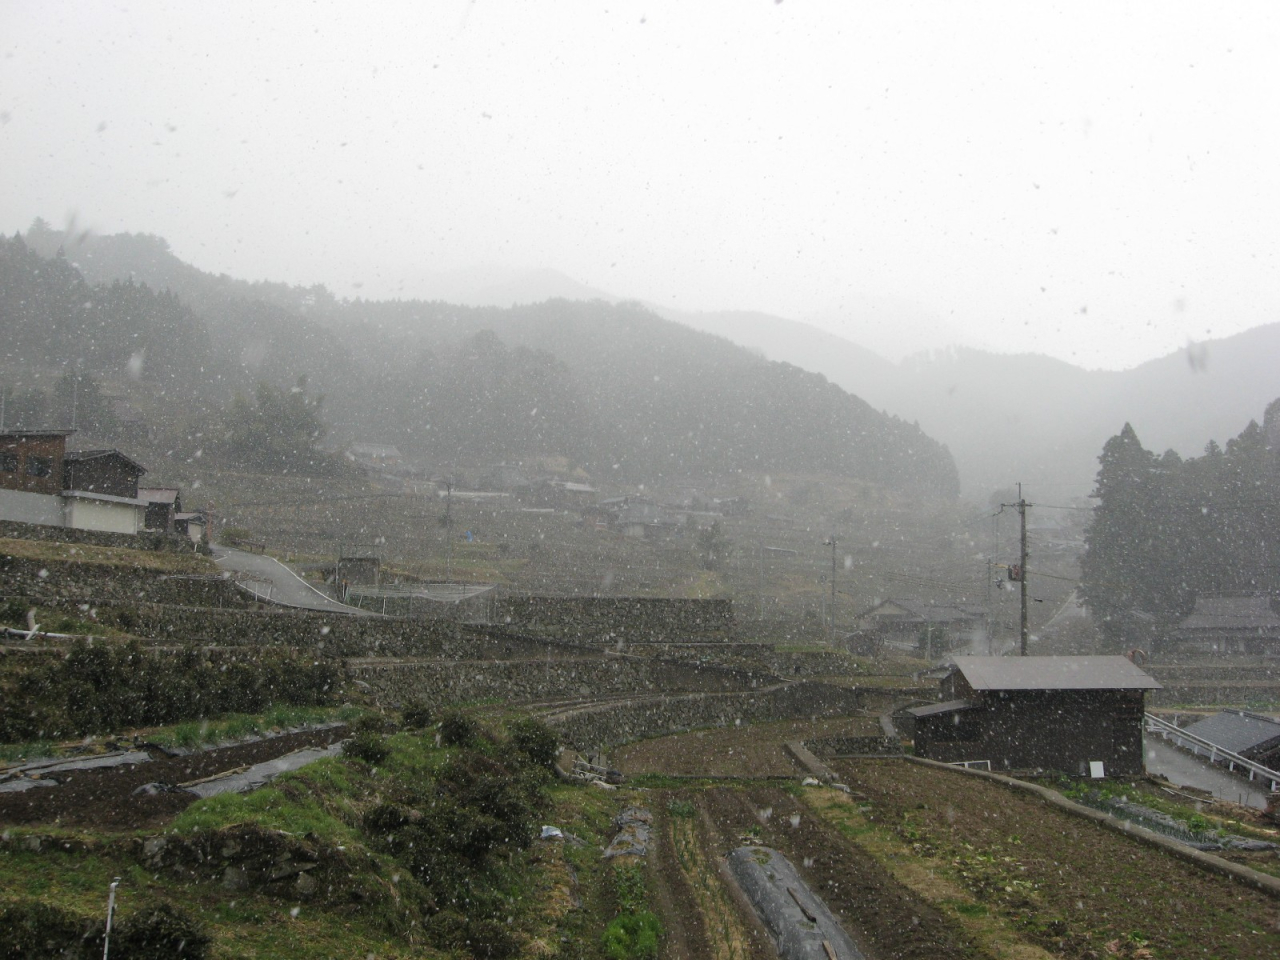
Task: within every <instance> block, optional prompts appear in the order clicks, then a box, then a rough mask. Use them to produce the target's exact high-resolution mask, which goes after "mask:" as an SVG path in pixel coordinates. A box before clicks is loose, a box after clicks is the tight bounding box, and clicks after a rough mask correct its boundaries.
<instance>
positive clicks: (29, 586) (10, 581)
mask: <svg viewBox="0 0 1280 960" xmlns="http://www.w3.org/2000/svg"><path fill="white" fill-rule="evenodd" d="M0 595H4V596H9V597H24V598H27V599H31V600H36V601H50V602H51V603H52V602H54V601H65V600H74V601H83V602H89V603H93V604H102V603H112V602H118V603H183V604H200V605H217V604H225V605H227V606H243V605H244V598H243V595H242V594H241V593H240V591H239V590H238V589H237V587H236V586H235V584H233V583H231V582H230V581H228V580H225V579H223V578H222V577H217V576H211V577H190V576H180V575H171V574H162V573H159V572H157V571H155V570H143V569H140V568H134V567H126V566H121V565H119V564H105V563H84V562H77V561H73V560H34V559H30V558H28V557H11V556H0Z"/></svg>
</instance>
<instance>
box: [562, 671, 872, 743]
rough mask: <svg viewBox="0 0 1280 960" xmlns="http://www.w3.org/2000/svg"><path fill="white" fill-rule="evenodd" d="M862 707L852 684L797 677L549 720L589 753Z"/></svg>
mask: <svg viewBox="0 0 1280 960" xmlns="http://www.w3.org/2000/svg"><path fill="white" fill-rule="evenodd" d="M858 709H859V697H858V692H857V691H856V690H854V689H852V688H849V687H838V686H834V685H832V684H826V683H817V682H813V681H799V682H796V683H783V684H775V685H772V686H760V687H758V688H756V689H754V690H749V691H742V692H739V693H724V694H685V695H669V696H664V697H662V698H654V699H636V700H629V701H620V702H617V703H606V704H597V705H594V706H591V707H587V708H583V709H581V710H575V711H571V712H565V713H561V714H558V715H553V716H549V717H547V718H546V719H547V721H548V722H549V723H550V724H551V725H552V726H553V727H555V728H556V732H557V733H558V735H559V736H560V739H561V742H563V743H565V744H567V745H569V746H571V747H573V748H574V749H577V750H580V751H588V752H591V751H599V750H604V749H607V748H609V747H615V746H618V745H619V744H623V743H628V742H630V741H632V740H642V739H645V738H647V737H656V736H661V735H663V734H667V733H674V732H679V731H684V730H694V729H697V728H699V727H726V726H734V725H736V724H741V723H767V722H769V721H773V720H794V719H801V718H815V719H818V718H823V717H843V716H849V715H850V714H853V713H855V712H856V711H857V710H858Z"/></svg>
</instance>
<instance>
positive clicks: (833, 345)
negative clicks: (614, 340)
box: [668, 313, 1280, 498]
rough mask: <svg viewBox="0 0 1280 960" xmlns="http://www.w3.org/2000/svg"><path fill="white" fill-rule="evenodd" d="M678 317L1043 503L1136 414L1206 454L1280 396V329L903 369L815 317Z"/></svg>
mask: <svg viewBox="0 0 1280 960" xmlns="http://www.w3.org/2000/svg"><path fill="white" fill-rule="evenodd" d="M668 315H669V316H671V317H673V318H677V319H679V320H681V322H684V323H687V324H688V325H690V326H693V327H695V328H697V329H703V330H708V331H711V332H714V333H717V334H719V335H721V336H725V337H728V338H729V339H731V340H733V341H734V342H736V343H740V344H742V345H743V346H746V347H748V348H749V349H752V350H755V351H757V352H758V353H759V354H760V355H761V356H764V357H768V358H769V359H771V360H782V361H785V362H787V363H794V364H796V365H798V366H803V367H804V368H805V369H808V370H814V371H816V372H818V373H821V374H823V375H824V376H826V377H827V378H828V379H830V380H831V381H832V382H833V383H836V384H839V385H840V386H842V387H844V388H845V389H846V390H851V391H854V392H856V393H857V394H858V395H859V396H861V397H862V398H864V399H865V400H866V401H867V402H868V403H870V404H871V405H872V406H874V407H877V408H879V409H882V410H888V411H892V412H893V413H894V414H895V415H897V416H900V417H902V418H903V419H905V420H910V421H913V422H917V423H919V424H920V426H921V428H922V429H924V431H925V432H926V433H928V434H929V435H930V436H933V437H937V438H938V439H939V440H941V441H942V442H943V443H945V444H947V446H948V448H949V449H950V450H951V452H952V455H953V456H954V457H955V458H956V465H957V466H958V468H959V470H960V477H961V483H962V486H963V488H964V489H965V490H966V491H967V492H969V493H973V494H984V493H989V492H990V491H992V490H995V489H1000V488H1007V487H1008V486H1009V485H1010V484H1011V483H1014V482H1022V483H1024V484H1025V485H1026V486H1027V488H1028V489H1029V490H1034V491H1036V493H1035V495H1036V496H1039V497H1046V496H1050V497H1063V498H1069V497H1073V496H1080V495H1083V494H1086V493H1088V492H1089V491H1090V489H1091V488H1092V485H1093V480H1094V477H1095V475H1096V473H1097V469H1098V464H1097V458H1098V455H1099V454H1100V453H1101V451H1102V446H1103V444H1104V443H1106V441H1107V439H1108V438H1109V437H1111V436H1113V435H1114V434H1116V433H1117V432H1118V431H1119V430H1120V428H1121V427H1122V426H1123V425H1124V424H1125V423H1126V422H1129V423H1131V424H1132V425H1133V427H1134V428H1135V430H1137V432H1138V435H1139V436H1140V437H1141V439H1142V441H1143V443H1144V444H1145V445H1146V446H1147V447H1148V448H1150V449H1154V450H1157V451H1163V450H1165V449H1174V450H1176V451H1177V452H1178V453H1179V454H1181V455H1183V456H1190V455H1195V454H1199V453H1200V452H1201V451H1202V450H1203V449H1204V446H1205V444H1206V443H1207V442H1208V441H1209V440H1211V439H1212V440H1216V441H1218V442H1219V443H1223V442H1225V441H1226V439H1227V438H1228V437H1232V436H1234V435H1235V434H1237V433H1238V432H1239V431H1240V428H1241V426H1242V425H1243V424H1246V423H1248V422H1249V420H1251V419H1254V420H1258V419H1260V418H1261V417H1262V412H1263V410H1264V409H1265V408H1266V406H1267V404H1268V403H1269V402H1270V401H1271V400H1274V399H1275V398H1276V397H1277V396H1280V362H1277V358H1280V323H1275V324H1268V325H1265V326H1261V327H1255V328H1254V329H1252V330H1248V331H1245V332H1244V333H1239V334H1235V335H1233V336H1230V337H1225V338H1223V339H1220V340H1213V341H1206V342H1204V343H1201V344H1198V345H1196V346H1194V347H1189V348H1188V349H1186V350H1182V351H1178V352H1176V353H1172V354H1169V355H1168V356H1165V357H1160V358H1158V359H1155V360H1150V361H1148V362H1146V363H1144V364H1142V365H1140V366H1138V367H1136V368H1134V369H1132V370H1123V371H1093V370H1083V369H1081V368H1079V367H1076V366H1073V365H1072V364H1070V363H1067V362H1065V361H1062V360H1057V359H1054V358H1052V357H1046V356H1042V355H1038V354H1022V355H1018V354H998V353H992V352H990V351H985V350H977V349H972V348H964V347H952V348H949V349H944V350H937V351H932V352H930V353H927V354H918V355H916V356H913V357H908V358H907V359H906V360H903V361H901V362H899V363H893V362H890V361H888V360H886V359H884V358H883V357H880V356H878V355H876V354H875V353H873V352H871V351H870V350H867V349H865V348H863V347H860V346H858V345H857V344H853V343H850V342H849V341H847V340H844V339H843V338H841V337H837V336H835V335H833V334H830V333H827V332H825V331H822V330H818V329H816V328H814V327H811V326H809V325H808V324H805V323H801V322H798V321H793V320H784V319H782V318H777V317H769V316H767V315H763V314H756V313H706V314H680V315H677V314H675V313H669V314H668Z"/></svg>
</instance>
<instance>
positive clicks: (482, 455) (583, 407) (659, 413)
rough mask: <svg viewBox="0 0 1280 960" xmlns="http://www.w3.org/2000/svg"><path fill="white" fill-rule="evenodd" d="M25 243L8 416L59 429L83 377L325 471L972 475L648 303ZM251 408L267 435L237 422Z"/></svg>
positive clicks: (157, 414) (3, 310)
mask: <svg viewBox="0 0 1280 960" xmlns="http://www.w3.org/2000/svg"><path fill="white" fill-rule="evenodd" d="M30 237H31V243H30V244H28V243H27V242H26V241H25V240H24V239H23V238H20V237H15V238H13V239H12V240H5V241H3V246H2V247H0V333H3V335H4V336H5V341H6V344H8V346H7V347H6V350H5V353H6V356H5V360H4V362H5V378H6V381H7V383H6V387H5V389H6V390H7V391H8V392H7V394H6V396H8V397H10V398H11V400H10V403H11V408H12V410H13V412H14V413H13V416H11V417H10V418H9V421H10V422H9V425H10V426H13V425H14V423H15V422H20V423H21V424H22V425H23V426H31V425H36V424H37V423H39V425H52V421H53V420H55V419H57V416H58V415H60V414H62V413H63V410H62V408H59V407H57V405H56V404H55V403H54V400H53V397H54V393H55V390H54V385H55V384H56V383H58V382H59V381H61V380H64V379H65V378H67V377H68V376H73V377H74V380H75V384H76V390H77V391H78V390H79V389H80V388H81V387H84V388H85V389H86V390H90V391H92V390H96V389H98V388H99V387H100V386H102V385H106V386H108V387H109V389H110V390H111V392H112V394H113V395H118V394H119V393H121V392H124V393H126V394H127V395H128V396H129V397H130V398H131V400H132V401H135V402H137V403H138V404H139V405H141V406H142V407H144V408H145V409H147V410H149V411H150V412H151V415H152V417H153V418H154V419H155V421H156V425H158V426H163V428H164V429H169V430H172V431H173V432H174V434H175V442H177V441H181V440H184V438H185V439H186V440H189V438H190V437H191V436H193V435H194V434H197V433H198V434H199V435H200V443H199V444H198V447H199V449H200V450H201V451H202V452H203V453H204V454H206V455H217V454H219V453H222V454H225V455H227V456H231V457H238V458H239V459H242V460H253V459H255V451H254V447H253V441H251V440H249V439H246V438H251V437H254V436H257V437H258V438H259V439H260V440H261V439H262V438H263V437H266V438H268V439H267V441H263V442H268V444H269V446H270V447H271V450H270V452H269V454H265V455H262V456H257V457H256V459H257V460H258V461H259V465H262V466H267V465H269V464H277V465H279V464H286V463H290V462H292V466H293V467H294V468H297V469H305V468H307V466H308V464H311V465H313V466H314V465H316V464H319V463H321V462H322V458H317V457H315V456H313V451H312V450H310V449H309V448H310V447H311V446H313V445H314V444H316V443H319V442H320V440H321V438H322V436H323V435H324V434H326V433H327V435H328V438H329V442H330V443H331V445H333V446H336V447H341V446H343V445H345V443H346V442H349V441H350V440H352V439H354V438H357V437H359V438H362V439H365V440H368V441H376V442H385V443H395V444H397V445H398V446H400V447H401V449H402V450H403V451H404V452H405V453H406V454H408V455H409V456H410V457H411V458H413V459H415V460H418V461H419V462H421V463H423V464H425V465H427V466H428V468H430V467H433V466H444V465H450V464H483V463H492V462H495V461H502V460H506V461H512V460H519V459H521V458H528V457H535V456H543V457H546V456H555V457H562V458H566V459H567V460H568V461H569V462H570V463H571V464H573V465H575V466H579V467H582V468H583V469H585V470H586V471H587V472H588V473H589V474H591V475H593V476H598V477H601V478H604V477H609V478H616V479H619V480H624V479H625V480H628V481H639V482H644V481H647V480H653V481H656V480H660V479H669V480H670V479H683V478H688V477H714V476H724V475H728V474H731V473H737V472H748V473H752V474H762V473H821V472H828V473H833V474H836V475H841V476H845V477H849V478H852V479H858V480H865V481H869V482H874V483H879V484H883V485H886V486H891V487H897V488H900V489H903V490H908V491H913V492H919V493H925V494H929V495H940V496H946V497H951V496H954V495H955V493H956V491H957V489H958V479H957V475H956V470H955V465H954V463H953V461H952V459H951V456H950V454H949V453H948V452H947V451H946V449H945V448H944V447H942V446H941V445H940V444H938V443H937V442H936V441H934V440H932V439H931V438H929V437H927V436H926V435H925V434H924V433H923V432H922V431H921V430H920V429H919V428H918V427H916V426H913V425H911V424H908V423H905V422H903V421H901V420H899V419H897V418H894V417H891V416H886V415H884V414H882V413H879V412H877V411H875V410H873V409H872V408H871V407H870V406H868V405H867V404H866V403H864V402H863V401H862V400H860V399H859V398H857V397H856V396H853V395H851V394H849V393H847V392H845V391H844V390H842V389H840V388H838V387H836V386H834V385H832V384H831V383H829V382H828V381H827V380H826V379H825V378H824V377H822V376H820V375H817V374H811V373H807V372H805V371H802V370H800V369H798V368H795V367H791V366H789V365H787V364H781V363H773V362H770V361H766V360H763V359H761V358H759V357H757V356H754V355H753V354H751V353H750V352H748V351H746V350H744V349H742V348H740V347H737V346H734V345H733V344H731V343H729V342H728V341H726V340H723V339H720V338H717V337H713V336H710V335H707V334H702V333H698V332H695V331H692V330H689V329H687V328H685V327H682V326H680V325H678V324H675V323H671V322H669V321H666V320H663V319H661V318H660V317H658V316H656V315H655V314H653V313H652V312H651V311H649V310H648V309H646V308H644V307H642V306H639V305H635V304H619V305H614V304H608V303H604V302H600V301H595V302H590V303H584V302H570V301H548V302H545V303H541V304H535V305H528V306H518V307H513V308H511V309H498V308H468V307H460V306H454V305H450V304H442V303H422V302H389V303H376V302H368V301H363V300H356V301H338V300H335V299H334V298H333V297H332V296H331V295H330V294H328V292H327V291H325V290H324V289H323V288H315V287H313V288H291V287H287V286H284V285H279V284H256V283H255V284H249V283H245V282H243V281H238V280H232V279H231V278H227V277H213V276H211V275H208V274H204V273H202V272H200V271H199V270H197V269H195V268H193V267H191V266H189V265H187V264H184V263H182V262H181V261H180V260H178V259H177V258H176V257H174V256H173V254H172V253H171V252H170V251H169V250H168V247H167V244H165V243H164V241H163V240H160V239H159V238H154V237H140V236H122V237H105V238H80V239H77V238H72V237H69V236H64V235H59V234H56V233H53V232H52V231H49V230H48V229H47V228H45V227H41V226H39V225H37V227H36V228H33V230H32V232H31V234H30ZM55 243H57V244H58V245H57V246H54V248H53V249H52V250H50V249H48V248H49V247H50V246H52V245H53V244H55ZM63 243H65V244H66V246H65V247H64V246H62V244H63ZM68 251H70V252H69V253H68ZM81 269H83V270H84V271H85V272H86V273H87V274H88V277H89V279H88V280H86V279H85V277H84V276H83V275H82V273H81ZM153 284H154V286H153ZM157 289H161V290H162V292H157ZM303 377H305V378H306V379H305V381H303V380H300V378H303ZM263 385H265V392H264V388H263ZM237 396H238V397H239V398H240V400H239V401H238V402H237V401H236V397H237ZM289 396H293V397H295V400H294V401H293V402H294V404H295V405H299V409H297V410H294V411H293V413H292V415H291V425H290V426H289V428H288V432H287V435H285V436H274V437H273V436H272V434H271V430H272V424H271V423H269V422H268V420H269V417H267V419H262V418H263V417H265V416H267V415H268V414H269V413H270V411H271V410H273V409H275V410H280V409H285V407H286V406H287V401H286V400H285V399H282V398H287V397H289ZM321 396H323V403H321V400H320V397H321ZM41 397H43V398H45V399H44V405H43V406H41ZM255 397H256V401H257V402H256V404H255V402H254V401H253V400H252V399H250V398H255ZM272 404H275V406H274V407H273V406H272ZM247 416H250V417H257V418H259V420H260V422H259V423H258V427H259V429H256V430H245V429H243V428H242V426H243V425H242V424H241V426H237V423H238V422H240V421H243V420H244V418H245V417H247ZM309 418H314V423H313V422H312V420H311V419H309ZM62 422H64V423H65V422H66V421H65V419H64V420H63V421H62ZM309 426H310V427H314V429H309ZM291 454H292V455H291Z"/></svg>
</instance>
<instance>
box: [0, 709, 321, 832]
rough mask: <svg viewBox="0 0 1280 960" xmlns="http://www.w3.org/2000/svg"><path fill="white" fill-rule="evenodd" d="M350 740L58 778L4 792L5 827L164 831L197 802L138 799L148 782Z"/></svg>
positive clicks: (299, 736)
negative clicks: (51, 783)
mask: <svg viewBox="0 0 1280 960" xmlns="http://www.w3.org/2000/svg"><path fill="white" fill-rule="evenodd" d="M345 736H346V727H330V728H327V729H324V730H309V731H305V732H303V733H289V734H285V735H284V736H280V737H271V738H269V739H267V740H258V741H256V742H254V743H246V744H240V745H238V746H234V747H223V748H221V749H218V750H206V751H203V752H201V753H194V754H192V755H190V756H187V757H165V758H163V759H155V760H152V761H151V762H150V763H139V764H132V765H127V766H121V767H109V768H104V769H100V770H81V771H76V772H72V773H66V774H56V775H55V779H57V780H58V781H59V785H58V786H56V787H51V788H47V789H46V788H36V789H34V790H26V791H23V792H21V793H0V824H9V825H17V824H23V825H28V824H41V823H44V824H57V825H59V826H63V827H93V828H95V829H100V830H141V829H148V828H151V827H155V826H158V825H160V824H163V823H165V822H167V821H168V820H170V819H172V818H173V817H174V816H176V815H177V814H178V813H180V812H181V811H182V810H185V809H186V808H187V807H188V806H190V805H191V804H192V803H193V802H195V800H196V797H195V796H194V795H193V794H190V793H186V792H185V791H172V792H162V793H155V794H139V795H137V796H135V795H134V793H133V792H134V790H136V789H138V788H139V787H141V786H142V785H143V784H147V783H167V784H171V785H173V784H179V783H187V782H189V781H191V780H198V779H201V778H203V777H210V776H213V775H215V774H218V773H223V772H225V771H228V770H234V769H235V768H237V767H241V766H250V765H252V764H255V763H262V762H263V761H265V760H272V759H275V758H276V757H280V756H283V755H284V754H286V753H292V752H293V751H294V750H301V749H302V748H303V747H314V746H328V745H329V744H331V743H335V742H337V741H338V740H341V739H342V738H343V737H345Z"/></svg>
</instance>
